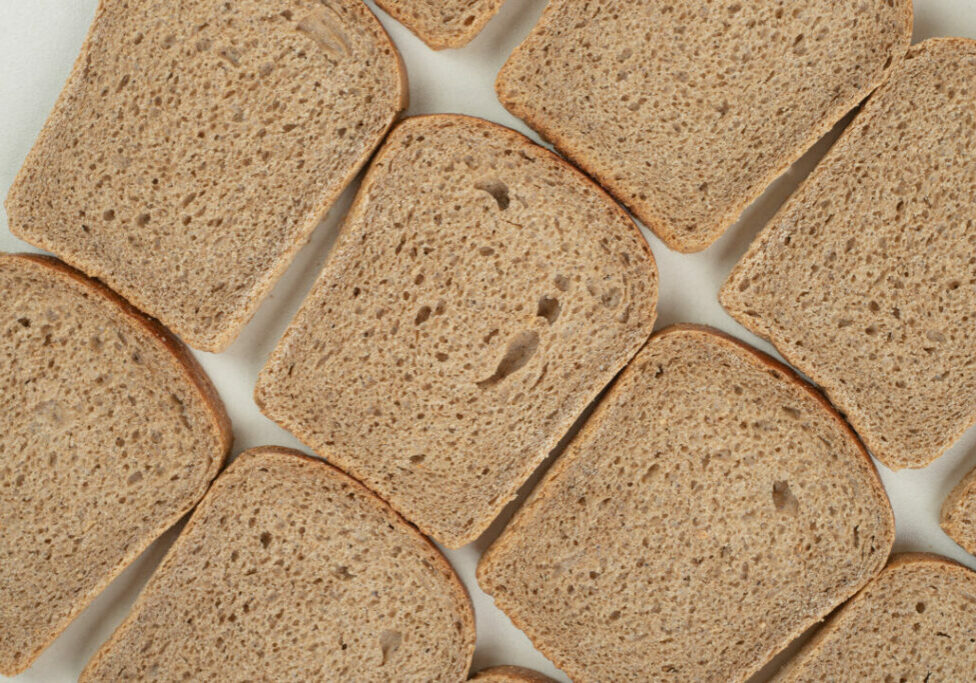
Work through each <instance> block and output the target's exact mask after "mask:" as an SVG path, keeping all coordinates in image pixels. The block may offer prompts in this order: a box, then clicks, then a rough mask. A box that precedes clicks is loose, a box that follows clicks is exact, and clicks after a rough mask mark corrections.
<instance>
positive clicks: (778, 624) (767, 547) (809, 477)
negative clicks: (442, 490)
mask: <svg viewBox="0 0 976 683" xmlns="http://www.w3.org/2000/svg"><path fill="white" fill-rule="evenodd" d="M893 540H894V519H893V517H892V511H891V507H890V505H889V503H888V499H887V497H886V496H885V492H884V489H883V488H882V486H881V482H880V481H879V479H878V475H877V472H876V471H875V469H874V466H873V465H872V463H871V461H870V459H869V458H868V456H867V453H865V451H864V449H863V448H862V447H861V445H860V443H859V442H858V440H857V438H856V437H855V436H854V434H853V432H851V430H850V429H849V428H848V427H847V425H846V424H845V423H844V422H843V420H842V419H841V418H840V417H839V416H838V415H837V413H836V412H835V411H834V410H833V409H831V407H830V406H829V404H827V402H826V401H825V400H824V398H823V397H822V396H820V394H818V393H817V392H816V391H815V390H813V389H812V388H811V387H810V386H809V385H808V384H806V383H805V382H803V381H802V380H801V379H800V378H798V377H797V376H796V375H795V374H794V373H793V372H792V371H790V370H789V369H788V368H786V367H785V366H783V365H781V364H779V363H777V362H776V361H774V360H773V359H771V358H769V357H768V356H766V355H764V354H761V353H759V352H758V351H756V350H754V349H751V348H749V347H747V346H745V345H744V344H742V343H740V342H737V341H735V340H733V339H732V338H730V337H727V336H725V335H722V334H718V333H716V332H714V331H711V330H708V329H706V328H699V327H694V326H678V327H672V328H668V329H666V330H664V331H663V332H661V333H659V334H657V335H655V336H654V337H652V338H651V340H650V341H649V342H648V344H647V346H646V347H644V348H643V349H642V350H641V351H640V353H638V354H637V356H636V357H635V358H634V360H633V361H631V363H630V365H629V366H628V368H627V369H626V370H625V371H624V372H623V373H622V374H621V376H620V378H619V379H618V380H617V381H616V383H615V384H614V386H613V388H612V389H611V390H610V391H609V392H608V393H607V395H606V396H605V397H604V399H603V400H602V401H601V403H600V405H599V406H598V407H597V410H596V412H595V413H594V414H593V416H592V417H591V418H590V419H589V421H588V422H587V423H586V425H585V426H584V427H583V429H582V431H581V432H580V433H579V435H578V436H577V437H576V438H575V439H574V440H573V441H572V442H571V443H570V445H569V447H568V448H567V450H566V452H565V453H564V454H563V455H562V456H560V457H559V459H558V460H557V461H556V462H555V464H554V465H553V467H552V468H551V469H550V471H549V472H548V473H547V475H546V477H545V478H544V479H543V480H542V482H541V483H540V484H539V485H538V486H537V487H536V489H535V490H534V491H533V493H532V495H531V497H530V498H529V500H528V501H527V502H526V504H525V505H524V506H523V507H522V508H521V509H520V510H519V511H518V512H517V513H516V515H515V517H514V518H513V520H512V521H511V523H510V524H509V525H508V527H507V528H506V529H505V531H504V532H503V533H502V535H501V536H500V537H499V538H498V540H496V541H495V543H494V544H493V545H492V546H491V547H490V548H489V550H488V551H487V552H486V553H485V555H484V557H483V558H482V559H481V562H480V565H479V567H478V582H479V584H480V585H481V587H482V588H483V589H484V590H485V591H486V592H488V593H489V594H490V595H491V596H493V597H494V599H495V604H496V605H497V606H498V607H500V608H501V609H502V610H503V611H504V612H505V613H506V614H507V615H508V616H509V617H510V618H511V619H512V621H513V622H514V623H515V624H516V625H517V626H519V627H520V628H522V629H523V630H524V631H525V632H526V634H527V635H528V636H529V637H530V638H531V639H532V641H533V643H534V644H535V646H536V647H537V648H539V650H540V651H542V653H543V654H545V655H546V656H547V657H549V658H550V659H551V660H552V661H553V662H555V663H556V665H557V666H558V667H559V668H560V669H562V670H563V671H565V672H566V673H567V674H569V676H570V677H571V678H572V679H573V680H574V681H584V682H585V681H624V680H635V681H636V680H648V679H655V680H656V679H669V678H673V679H675V680H721V681H742V680H745V679H746V678H748V677H749V676H750V675H752V674H753V673H755V672H756V671H758V670H759V669H760V668H761V667H762V666H763V665H765V664H766V663H767V662H768V661H769V660H770V659H771V658H772V657H773V656H774V655H775V654H776V653H777V652H779V651H780V650H781V649H783V648H784V647H785V646H786V645H787V644H789V643H790V641H792V640H793V639H794V638H796V637H797V636H799V635H800V634H801V633H802V632H803V631H804V630H806V629H807V628H809V627H810V626H812V625H813V624H815V623H816V622H817V621H818V620H820V619H822V618H823V617H825V616H826V615H827V614H828V613H829V612H830V611H831V610H832V609H834V608H835V607H836V606H837V605H839V604H840V603H842V602H843V601H844V600H846V599H847V598H849V597H850V596H851V595H853V594H854V593H855V592H856V591H857V590H858V589H859V588H860V587H861V586H863V585H864V584H865V583H866V582H867V581H868V580H869V579H870V578H871V577H872V576H874V575H875V574H877V573H878V572H879V571H880V570H881V568H882V567H883V566H884V563H885V561H886V560H887V558H888V553H889V551H890V549H891V544H892V542H893Z"/></svg>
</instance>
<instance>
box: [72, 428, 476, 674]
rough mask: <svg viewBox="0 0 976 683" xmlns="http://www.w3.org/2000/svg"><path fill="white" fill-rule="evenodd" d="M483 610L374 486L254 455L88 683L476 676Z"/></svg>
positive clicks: (238, 464)
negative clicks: (477, 618) (477, 616)
mask: <svg viewBox="0 0 976 683" xmlns="http://www.w3.org/2000/svg"><path fill="white" fill-rule="evenodd" d="M474 641H475V627H474V613H473V612H472V610H471V602H470V600H469V598H468V594H467V592H466V591H465V589H464V586H463V584H462V583H461V581H460V580H459V579H458V577H457V576H456V575H455V573H454V570H453V569H451V566H450V565H449V564H448V563H447V560H445V559H444V557H443V556H442V555H441V554H440V553H439V552H438V551H437V549H436V548H435V547H434V546H433V544H431V543H430V541H428V540H427V539H426V538H424V537H423V536H421V535H420V534H419V533H418V532H417V530H416V529H414V528H413V527H412V526H411V525H409V524H407V523H406V522H405V521H404V520H403V519H402V518H401V517H400V516H399V515H397V514H396V513H395V512H394V511H393V510H391V509H390V507H389V506H388V505H386V504H385V503H383V501H381V500H379V499H378V498H377V497H376V496H374V495H373V494H372V493H370V492H369V491H368V490H366V489H365V488H364V487H363V486H362V485H361V484H359V483H358V482H356V481H355V480H353V479H351V478H349V477H347V476H346V475H344V474H343V473H341V472H339V471H338V470H336V469H334V468H332V467H330V466H328V465H326V464H325V463H323V462H321V461H318V460H315V459H313V458H309V457H305V456H303V455H302V454H300V453H296V452H294V451H289V450H287V449H283V448H270V447H264V448H255V449H252V450H250V451H247V452H245V453H243V454H242V455H241V456H240V457H239V458H238V459H237V460H236V461H235V462H234V463H233V464H232V465H231V466H230V467H229V468H227V471H226V472H224V473H223V474H222V475H221V476H220V478H218V479H217V481H216V482H215V483H214V485H213V487H212V488H211V490H210V492H209V493H207V496H206V497H205V498H204V499H203V502H201V503H200V505H199V507H197V509H196V511H195V512H194V513H193V517H191V518H190V521H189V523H188V524H187V525H186V528H185V529H184V530H183V533H182V534H180V537H179V538H178V539H177V540H176V543H175V544H174V545H173V547H172V548H171V549H170V551H169V553H168V554H167V555H166V558H165V559H164V560H163V562H162V564H161V565H160V566H159V569H157V570H156V573H155V574H153V577H152V579H150V581H149V583H148V584H147V585H146V588H145V590H143V592H142V594H141V595H140V596H139V599H138V600H137V601H136V604H135V606H133V608H132V612H131V613H130V614H129V616H128V617H127V618H126V620H125V621H124V622H123V623H122V625H121V626H119V628H118V629H117V630H116V631H115V633H114V634H113V635H112V637H111V638H110V639H109V640H108V642H106V643H105V644H104V645H103V646H102V648H101V649H100V650H99V651H98V652H97V653H96V654H95V656H94V657H93V658H92V660H91V662H89V664H88V666H87V667H86V668H85V671H84V672H83V673H82V675H81V679H80V680H81V681H83V682H85V683H94V682H95V681H106V682H108V681H120V680H165V681H180V680H183V681H190V680H192V681H219V680H227V676H228V674H227V672H228V671H230V672H233V675H232V678H233V679H234V680H240V681H443V682H452V681H453V682H460V681H464V680H465V678H466V677H467V672H468V667H469V666H470V665H471V656H472V654H473V652H474Z"/></svg>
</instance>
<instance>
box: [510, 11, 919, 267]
mask: <svg viewBox="0 0 976 683" xmlns="http://www.w3.org/2000/svg"><path fill="white" fill-rule="evenodd" d="M911 34H912V4H911V0H806V1H805V2H791V1H789V0H747V1H743V0H682V1H681V2H675V1H674V0H605V1H604V2H579V1H578V0H550V2H549V4H548V6H547V7H546V9H545V12H544V13H543V15H542V19H541V20H540V21H539V24H538V26H536V28H535V30H534V31H533V32H532V33H531V34H530V35H529V37H528V38H527V39H526V40H525V42H524V43H523V44H522V45H521V46H520V47H519V48H518V49H517V50H516V51H515V52H514V53H513V54H512V56H511V58H510V59H509V60H508V63H507V64H505V66H504V67H503V68H502V70H501V73H500V74H499V76H498V82H497V84H496V89H497V91H498V97H499V99H500V100H501V102H502V104H503V105H504V106H505V107H506V108H507V109H508V110H509V111H511V112H512V113H513V114H515V115H516V116H518V117H519V118H521V119H523V120H524V121H525V122H526V123H527V124H528V125H529V126H531V127H532V128H534V129H535V130H537V131H538V132H539V133H540V134H541V135H542V136H544V137H546V138H547V139H549V140H551V141H552V143H553V144H554V145H555V146H556V147H557V148H558V149H559V150H560V151H561V152H563V153H564V154H566V155H567V156H568V157H570V158H571V159H572V160H573V161H574V162H576V163H577V164H578V165H579V166H580V167H582V168H583V169H584V170H586V172H587V173H589V174H590V175H591V176H593V177H594V178H595V179H596V180H597V181H599V182H600V183H601V184H602V185H603V186H604V187H606V188H607V189H608V190H609V191H610V192H611V193H612V194H613V195H614V196H616V197H617V199H619V200H620V201H621V202H623V203H624V204H625V205H626V206H627V207H628V208H630V210H631V211H632V212H633V213H634V215H635V216H637V218H639V219H640V220H641V221H643V222H644V224H645V225H647V227H649V228H650V229H652V230H653V231H654V232H655V233H656V234H657V235H658V237H660V238H661V239H662V240H664V242H665V243H666V244H667V245H668V246H669V247H671V248H672V249H677V250H678V251H683V252H693V251H700V250H702V249H704V248H706V247H707V246H709V245H710V244H711V243H712V242H714V241H715V240H716V239H718V238H719V237H720V236H721V235H722V233H723V232H725V230H726V229H727V228H728V227H729V226H730V225H732V223H734V222H735V221H736V220H737V219H738V217H739V215H740V214H741V213H742V211H743V209H745V207H746V206H747V205H748V204H749V203H751V202H752V201H753V200H754V199H756V198H757V197H758V196H759V195H760V194H762V193H763V191H765V189H766V188H767V187H768V186H769V185H770V183H772V181H773V180H774V179H775V178H776V177H777V176H779V175H780V174H781V173H783V171H785V170H786V169H787V168H788V167H789V165H790V164H791V163H792V162H794V161H796V160H797V159H798V158H799V157H800V156H801V155H802V154H803V153H804V152H805V151H806V150H807V149H808V148H810V147H811V146H812V145H813V143H815V142H816V141H817V140H818V139H819V138H820V137H821V136H822V135H824V134H825V133H826V132H827V131H829V130H830V128H831V127H832V126H833V125H834V123H836V122H837V121H839V120H840V119H841V118H842V117H843V116H844V115H845V114H846V113H847V112H849V111H850V110H851V109H852V108H853V107H854V106H856V105H857V104H858V103H859V102H860V101H861V100H862V99H864V97H865V96H866V95H867V94H868V93H870V92H871V91H872V90H873V89H874V88H875V86H877V84H878V83H879V82H881V80H882V79H883V77H884V74H885V72H886V70H887V69H888V67H889V66H890V65H891V64H892V62H894V61H896V60H898V59H899V58H900V57H901V56H902V55H903V54H904V52H905V50H906V48H907V47H908V44H909V41H910V38H911Z"/></svg>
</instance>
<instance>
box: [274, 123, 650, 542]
mask: <svg viewBox="0 0 976 683" xmlns="http://www.w3.org/2000/svg"><path fill="white" fill-rule="evenodd" d="M656 302H657V271H656V268H655V265H654V259H653V257H652V256H651V253H650V249H649V248H648V246H647V244H646V242H645V241H644V239H643V237H642V236H641V235H640V233H639V232H638V231H637V228H636V226H635V225H634V223H633V222H632V221H631V220H630V219H629V218H628V217H627V215H626V214H625V213H624V212H623V211H622V210H621V209H620V207H619V206H618V205H616V204H615V203H614V202H613V201H612V200H611V199H610V198H609V197H607V196H606V195H605V194H604V193H603V192H602V191H601V190H599V188H597V187H596V186H595V185H594V184H593V183H591V182H590V181H589V180H587V179H586V178H585V177H584V176H583V175H582V174H580V173H578V172H577V171H575V170H574V169H573V168H572V167H570V166H569V165H568V164H566V163H565V162H564V161H562V160H561V159H559V158H558V157H557V156H555V155H554V154H552V153H550V152H548V151H547V150H545V149H543V148H542V147H539V146H537V145H534V144H532V143H531V142H529V141H528V140H527V139H526V138H525V137H523V136H521V135H519V134H518V133H515V132H513V131H511V130H509V129H507V128H503V127H501V126H498V125H495V124H492V123H489V122H487V121H482V120H480V119H473V118H469V117H463V116H430V117H418V118H413V119H408V120H407V121H405V122H404V123H402V124H400V125H399V126H398V127H397V128H396V129H395V130H394V131H393V132H392V133H391V134H390V137H389V139H388V140H387V142H386V143H385V145H384V147H383V148H382V149H381V150H380V152H379V154H378V156H377V158H376V160H375V161H374V163H373V165H372V167H371V168H370V170H369V173H368V174H367V176H366V178H365V180H364V182H363V186H362V188H361V189H360V192H359V195H358V197H357V199H356V202H355V204H354V206H353V208H352V209H351V210H350V213H349V215H348V217H347V218H346V222H345V225H344V226H343V228H342V233H341V236H340V238H339V243H338V245H337V246H336V249H335V251H334V253H333V254H332V255H331V256H330V259H329V261H328V263H327V264H326V266H325V268H324V270H323V272H322V274H321V275H320V277H319V279H318V281H317V282H316V284H315V286H314V287H313V289H312V291H311V293H310V294H309V296H308V298H307V299H306V301H305V303H304V304H303V306H302V308H301V310H300V311H299V313H298V314H297V315H296V317H295V319H294V320H293V321H292V323H291V325H290V327H289V328H288V330H287V332H286V333H285V335H284V337H283V338H282V340H281V341H280V342H279V344H278V347H277V348H276V349H275V351H274V353H273V354H272V355H271V358H270V359H269V361H268V363H267V365H266V366H265V368H264V369H263V370H262V372H261V375H260V377H259V380H258V385H257V388H256V390H255V398H256V400H257V402H258V405H259V406H261V409H262V410H263V411H264V413H265V414H266V415H268V416H269V417H270V418H272V419H273V420H275V421H276V422H278V423H279V424H281V425H282V426H284V427H285V428H286V429H288V430H290V431H291V432H293V433H294V434H295V435H296V436H298V437H299V438H300V439H301V440H302V441H304V442H305V443H306V444H308V445H309V446H310V447H311V448H312V449H313V450H314V451H315V452H317V453H319V454H320V455H322V456H324V457H326V458H328V460H329V461H330V462H332V463H334V464H336V465H337V466H339V467H340V468H342V469H344V470H346V471H347V472H349V473H350V474H352V475H353V476H355V477H356V478H357V479H359V480H360V481H362V482H363V483H365V484H366V485H367V486H368V487H369V488H371V489H372V490H373V491H375V492H376V493H377V494H378V495H380V497H382V498H383V499H385V500H387V501H389V502H390V504H391V505H392V506H393V507H394V508H395V509H396V510H397V511H399V512H400V513H401V514H402V515H403V516H404V517H406V518H407V519H409V520H410V521H411V522H413V523H415V524H417V525H418V526H419V527H420V528H421V529H422V530H423V531H424V532H425V533H427V534H429V535H431V536H433V537H434V538H435V539H437V540H438V541H440V542H442V543H444V544H445V545H447V546H451V547H458V546H461V545H463V544H465V543H467V542H469V541H472V540H474V539H475V538H477V536H478V535H479V534H480V533H481V532H482V531H483V530H484V529H485V528H486V527H487V526H488V525H489V523H490V522H491V521H492V519H494V517H495V516H496V515H497V514H498V512H499V511H500V510H501V509H502V507H503V506H504V505H505V504H506V503H507V502H508V501H510V500H511V499H512V498H514V496H515V494H516V492H517V490H518V488H519V487H520V486H521V485H522V484H523V483H524V482H525V480H526V479H528V477H529V475H530V474H531V472H532V471H533V470H534V469H535V468H536V466H537V465H538V464H539V463H540V462H541V461H542V460H543V459H544V458H545V457H546V455H547V454H548V453H549V451H550V450H551V449H552V448H553V447H554V446H555V445H556V444H557V443H558V441H559V439H560V438H561V437H562V436H563V435H564V434H565V433H566V432H567V431H568V429H569V427H570V426H571V425H572V423H573V422H574V420H576V418H577V417H578V416H579V415H580V413H581V412H582V411H583V410H584V408H585V407H586V406H587V405H588V404H589V402H590V401H592V400H593V398H594V397H596V395H597V394H598V393H599V392H600V391H601V390H602V389H603V388H604V387H605V386H606V385H607V384H608V383H609V382H610V380H611V379H612V378H613V377H614V375H616V374H617V372H618V371H619V370H620V369H621V368H622V367H623V366H624V365H625V364H626V363H627V361H628V360H630V358H631V357H632V356H633V355H634V353H636V352H637V350H638V349H639V348H640V346H641V345H642V344H643V343H644V342H645V341H646V340H647V338H648V337H649V336H650V333H651V329H652V326H653V322H654V317H655V306H656Z"/></svg>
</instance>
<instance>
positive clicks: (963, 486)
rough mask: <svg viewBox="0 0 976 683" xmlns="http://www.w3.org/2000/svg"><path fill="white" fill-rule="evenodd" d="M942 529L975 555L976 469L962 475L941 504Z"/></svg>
mask: <svg viewBox="0 0 976 683" xmlns="http://www.w3.org/2000/svg"><path fill="white" fill-rule="evenodd" d="M940 523H941V525H942V530H943V531H945V532H946V533H947V534H948V535H949V536H950V538H952V540H954V541H955V542H956V543H958V544H959V545H960V546H962V547H963V548H965V549H966V551H967V552H968V553H970V554H971V555H976V469H974V470H973V471H972V472H970V473H969V474H967V475H966V476H965V477H963V479H962V481H960V482H959V483H958V484H957V485H956V486H955V488H953V489H952V491H951V492H950V493H949V495H948V497H947V498H946V499H945V502H944V503H943V504H942V512H941V516H940Z"/></svg>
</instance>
